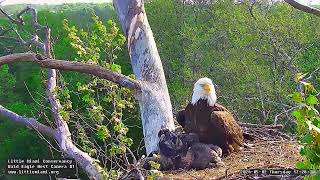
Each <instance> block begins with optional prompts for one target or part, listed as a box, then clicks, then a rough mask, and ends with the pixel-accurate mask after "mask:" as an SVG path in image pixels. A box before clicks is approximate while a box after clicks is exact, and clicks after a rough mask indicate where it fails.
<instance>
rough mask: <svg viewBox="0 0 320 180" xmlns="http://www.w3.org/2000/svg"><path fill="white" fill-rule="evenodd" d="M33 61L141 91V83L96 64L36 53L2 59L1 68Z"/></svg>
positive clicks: (7, 56) (12, 55)
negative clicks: (51, 57) (53, 57)
mask: <svg viewBox="0 0 320 180" xmlns="http://www.w3.org/2000/svg"><path fill="white" fill-rule="evenodd" d="M25 61H31V62H35V63H37V64H38V65H39V66H41V67H46V68H53V69H59V70H64V71H77V72H81V73H86V74H91V75H94V76H96V77H99V78H102V79H106V80H109V81H112V82H114V83H117V84H119V85H121V86H124V87H126V88H128V89H132V90H139V89H140V83H139V81H137V80H135V79H132V78H130V77H127V76H125V75H122V74H119V73H117V72H114V71H111V70H109V69H105V68H103V67H101V66H98V65H94V64H85V63H81V62H76V61H66V60H58V59H49V58H45V59H43V57H39V56H37V55H36V54H34V53H16V54H10V55H6V56H2V57H0V66H1V65H3V64H11V63H16V62H25Z"/></svg>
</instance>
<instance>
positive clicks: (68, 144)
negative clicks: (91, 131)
mask: <svg viewBox="0 0 320 180" xmlns="http://www.w3.org/2000/svg"><path fill="white" fill-rule="evenodd" d="M0 12H2V13H3V14H5V15H6V16H7V17H8V18H9V19H10V20H11V21H12V22H13V23H16V24H20V25H23V24H24V23H23V20H22V18H21V17H20V15H21V14H23V13H27V12H29V13H31V15H32V25H33V26H34V28H36V29H37V30H42V31H44V33H45V42H44V43H42V42H39V41H38V39H37V38H34V37H35V36H33V37H32V38H31V39H30V40H29V41H25V40H23V39H22V38H21V36H20V35H19V33H18V32H17V31H16V34H17V36H18V40H19V41H20V43H21V44H22V45H26V42H30V44H32V45H35V46H37V47H39V48H41V49H42V50H43V53H44V54H45V55H46V57H48V58H49V59H50V58H52V56H51V49H50V48H51V40H50V37H51V35H50V31H51V30H50V28H49V27H46V26H42V25H40V24H39V23H38V21H37V11H36V10H35V9H34V8H31V7H27V8H25V9H24V10H22V11H21V12H20V13H19V15H18V18H17V19H18V20H16V19H13V18H11V16H9V15H7V14H6V13H5V12H4V11H3V10H1V8H0ZM19 55H20V56H19ZM16 57H20V60H21V61H23V58H26V59H28V60H30V59H33V60H38V59H37V58H36V56H35V54H32V53H23V54H18V55H17V54H15V55H9V56H6V57H1V58H0V61H1V60H2V61H3V63H10V62H14V61H15V60H16V59H15V58H16ZM18 60H19V58H18ZM38 61H39V60H38ZM3 63H2V64H3ZM53 64H54V63H53ZM0 65H1V63H0ZM56 88H57V73H56V70H55V69H48V80H47V89H46V95H47V98H48V100H49V103H50V105H51V112H52V116H53V119H54V121H55V125H56V128H55V129H54V130H53V129H52V128H49V127H47V126H45V125H43V124H41V123H39V122H37V121H36V120H35V119H32V118H24V117H22V116H19V115H17V114H15V113H13V112H11V111H9V110H7V109H5V108H4V107H3V106H1V105H0V115H2V116H4V117H7V118H9V119H10V120H12V121H13V122H16V123H19V124H22V125H26V126H28V127H30V128H33V129H35V130H37V131H39V132H40V133H44V134H46V135H48V136H50V137H53V138H55V139H56V140H57V141H58V145H59V147H60V150H61V151H62V152H64V153H65V154H66V155H68V156H69V157H71V158H73V159H74V160H75V161H76V162H77V163H78V164H79V165H80V166H81V167H82V168H83V170H84V171H85V172H86V173H87V174H88V175H89V176H90V177H93V178H94V179H96V180H103V179H104V177H103V174H102V168H101V167H100V166H99V164H97V163H96V162H95V161H96V160H95V159H93V158H92V157H90V156H89V155H88V154H87V153H85V152H83V151H81V150H80V149H79V148H77V147H76V146H75V145H74V144H73V142H72V139H71V133H70V131H69V127H68V124H67V123H66V121H64V119H63V118H62V117H61V115H60V113H59V111H60V110H61V109H62V107H61V104H60V102H59V99H58V98H57V96H56V94H55V89H56Z"/></svg>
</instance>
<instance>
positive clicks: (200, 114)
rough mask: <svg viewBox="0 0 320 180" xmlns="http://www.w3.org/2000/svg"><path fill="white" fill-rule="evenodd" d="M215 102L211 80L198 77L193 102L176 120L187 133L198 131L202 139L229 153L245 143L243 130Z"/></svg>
mask: <svg viewBox="0 0 320 180" xmlns="http://www.w3.org/2000/svg"><path fill="white" fill-rule="evenodd" d="M216 101H217V96H216V92H215V88H214V86H213V83H212V81H211V79H209V78H201V79H199V80H198V81H197V82H196V83H195V84H194V89H193V95H192V100H191V102H190V103H189V104H188V105H187V107H186V108H185V109H184V110H182V111H180V112H178V114H177V121H178V123H179V124H180V125H181V126H182V127H183V128H184V130H185V131H186V133H196V134H198V136H199V140H200V142H202V143H206V144H214V145H218V146H219V147H220V148H221V149H222V152H223V154H224V155H228V154H230V153H231V152H233V151H239V150H240V149H241V147H242V146H243V143H244V142H243V132H242V129H241V127H240V126H239V124H238V123H237V121H236V120H235V118H234V117H233V115H232V113H230V112H229V111H228V110H227V109H226V108H225V107H223V106H222V105H220V104H218V103H216Z"/></svg>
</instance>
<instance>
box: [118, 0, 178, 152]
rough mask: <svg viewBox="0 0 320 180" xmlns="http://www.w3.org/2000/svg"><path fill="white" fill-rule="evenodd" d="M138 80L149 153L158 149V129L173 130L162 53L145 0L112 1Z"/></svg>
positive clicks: (145, 140)
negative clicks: (156, 42) (147, 12)
mask: <svg viewBox="0 0 320 180" xmlns="http://www.w3.org/2000/svg"><path fill="white" fill-rule="evenodd" d="M113 4H114V7H115V9H116V11H117V14H118V16H119V19H120V22H121V25H122V28H123V31H124V32H125V35H126V39H127V45H128V50H129V55H130V59H131V64H132V68H133V72H134V74H135V76H136V79H137V80H139V81H140V83H141V90H140V91H137V93H136V98H137V100H138V101H139V105H140V113H141V120H142V125H143V134H144V142H145V147H146V153H147V154H149V153H151V152H153V151H156V150H157V149H158V131H159V130H160V129H161V128H169V129H171V130H172V129H174V123H173V116H172V106H171V101H170V97H169V93H168V88H167V84H166V80H165V76H164V71H163V67H162V63H161V60H160V56H159V53H158V50H157V47H156V44H155V40H154V37H153V34H152V31H151V28H150V26H149V23H148V20H147V16H146V13H145V9H144V5H143V0H113Z"/></svg>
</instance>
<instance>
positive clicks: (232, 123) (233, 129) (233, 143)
mask: <svg viewBox="0 0 320 180" xmlns="http://www.w3.org/2000/svg"><path fill="white" fill-rule="evenodd" d="M211 121H216V122H217V123H218V124H220V127H221V128H222V129H223V131H224V132H225V135H226V137H225V139H226V141H227V142H226V143H227V145H228V146H229V152H232V151H239V150H240V147H242V146H243V133H242V129H241V127H240V126H239V124H238V123H237V121H236V120H235V119H234V117H233V115H232V114H231V113H230V112H229V111H213V112H212V114H211Z"/></svg>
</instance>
